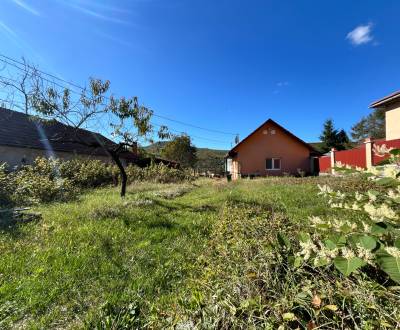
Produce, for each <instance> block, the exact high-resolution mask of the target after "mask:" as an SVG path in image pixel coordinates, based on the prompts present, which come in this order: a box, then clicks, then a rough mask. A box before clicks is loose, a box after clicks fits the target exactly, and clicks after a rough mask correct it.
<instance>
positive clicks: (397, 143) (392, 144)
mask: <svg viewBox="0 0 400 330" xmlns="http://www.w3.org/2000/svg"><path fill="white" fill-rule="evenodd" d="M383 144H385V145H386V147H388V148H396V149H400V139H399V140H390V141H385V140H377V141H375V142H374V145H378V146H381V145H383ZM389 157H390V155H385V156H384V157H379V156H377V155H375V154H374V153H372V164H373V165H378V164H379V163H380V162H381V161H383V160H385V159H387V158H389Z"/></svg>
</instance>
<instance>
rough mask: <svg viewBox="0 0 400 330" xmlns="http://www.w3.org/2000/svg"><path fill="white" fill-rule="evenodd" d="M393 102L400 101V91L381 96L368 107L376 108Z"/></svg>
mask: <svg viewBox="0 0 400 330" xmlns="http://www.w3.org/2000/svg"><path fill="white" fill-rule="evenodd" d="M394 102H400V91H397V92H394V93H392V94H390V95H388V96H385V97H383V98H381V99H380V100H377V101H375V102H372V103H371V104H370V105H369V107H370V108H377V107H382V106H387V105H389V104H391V103H394Z"/></svg>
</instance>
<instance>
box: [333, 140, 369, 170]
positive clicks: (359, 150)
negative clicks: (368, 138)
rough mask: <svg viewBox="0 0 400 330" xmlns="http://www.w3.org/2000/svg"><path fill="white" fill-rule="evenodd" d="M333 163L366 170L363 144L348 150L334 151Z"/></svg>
mask: <svg viewBox="0 0 400 330" xmlns="http://www.w3.org/2000/svg"><path fill="white" fill-rule="evenodd" d="M335 162H336V163H337V162H341V163H342V164H346V165H351V166H353V167H355V166H358V167H362V168H366V167H367V164H366V156H365V144H362V145H360V146H358V147H356V148H354V149H350V150H342V151H336V152H335Z"/></svg>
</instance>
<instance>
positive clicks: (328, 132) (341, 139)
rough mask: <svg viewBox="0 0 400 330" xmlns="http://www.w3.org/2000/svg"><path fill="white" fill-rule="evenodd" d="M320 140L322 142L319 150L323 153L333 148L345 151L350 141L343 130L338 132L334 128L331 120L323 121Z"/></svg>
mask: <svg viewBox="0 0 400 330" xmlns="http://www.w3.org/2000/svg"><path fill="white" fill-rule="evenodd" d="M320 139H321V141H322V146H321V150H322V151H323V152H328V151H329V150H331V149H332V148H335V149H337V150H344V149H347V147H348V145H349V143H350V139H349V137H348V136H347V133H346V132H345V131H344V130H343V129H341V130H340V131H338V130H337V129H336V128H335V125H334V123H333V120H332V119H327V120H326V121H325V123H324V128H323V131H322V134H321V136H320Z"/></svg>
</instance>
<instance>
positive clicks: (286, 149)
mask: <svg viewBox="0 0 400 330" xmlns="http://www.w3.org/2000/svg"><path fill="white" fill-rule="evenodd" d="M269 129H274V130H275V134H274V135H272V134H271V133H270V132H268V134H267V135H265V134H263V131H264V130H269ZM234 151H236V152H237V156H236V157H234V158H233V159H232V172H233V173H232V174H233V179H237V178H238V174H239V173H241V174H259V175H261V176H266V175H282V174H283V173H284V172H287V173H291V174H297V169H302V170H303V171H306V172H310V167H311V163H310V150H309V149H308V148H307V147H306V146H304V145H303V144H302V143H300V142H298V141H297V140H295V139H294V138H293V137H291V136H290V135H288V134H286V133H285V132H284V131H282V130H281V129H280V128H278V127H276V126H275V125H273V124H272V123H268V124H266V125H264V126H263V127H262V128H261V129H259V130H258V131H256V132H255V133H253V134H252V135H251V136H249V137H248V138H247V140H246V141H245V142H243V144H241V145H239V146H237V147H236V148H234ZM267 158H280V159H281V169H280V170H266V168H265V167H266V164H265V161H266V159H267Z"/></svg>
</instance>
